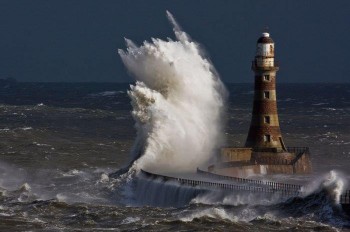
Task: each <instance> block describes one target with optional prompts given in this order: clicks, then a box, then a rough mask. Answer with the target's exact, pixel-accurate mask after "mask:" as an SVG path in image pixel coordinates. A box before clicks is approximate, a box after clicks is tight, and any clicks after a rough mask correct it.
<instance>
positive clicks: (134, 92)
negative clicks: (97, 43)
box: [119, 12, 227, 172]
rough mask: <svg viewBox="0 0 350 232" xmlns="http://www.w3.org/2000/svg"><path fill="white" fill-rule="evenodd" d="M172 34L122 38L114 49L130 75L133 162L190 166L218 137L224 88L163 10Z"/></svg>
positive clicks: (146, 165)
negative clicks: (163, 37) (134, 131)
mask: <svg viewBox="0 0 350 232" xmlns="http://www.w3.org/2000/svg"><path fill="white" fill-rule="evenodd" d="M167 16H168V19H169V21H170V22H171V23H172V25H173V28H174V33H175V36H176V40H171V39H168V40H166V41H165V40H161V39H154V38H153V39H152V40H151V42H147V41H145V42H144V43H143V44H142V45H141V46H137V45H136V44H135V43H134V42H132V41H131V40H128V39H126V44H127V49H126V51H124V50H119V55H120V57H121V59H122V61H123V63H124V65H125V66H126V68H127V69H128V71H129V73H130V74H131V75H132V76H133V77H134V78H135V79H136V84H135V85H131V89H130V90H129V91H128V95H129V97H130V98H131V104H132V107H133V111H132V116H133V118H134V120H135V121H136V123H135V127H136V129H137V138H136V141H135V144H134V149H133V152H132V153H133V157H132V160H133V161H134V160H136V161H135V162H134V165H133V167H135V168H136V169H140V168H144V169H149V170H158V171H159V170H161V171H171V172H174V171H175V172H178V171H193V170H195V168H196V167H198V166H199V165H202V164H203V163H205V162H206V161H208V160H209V159H210V158H211V157H212V156H213V153H214V150H215V149H216V148H217V147H218V146H220V145H221V144H222V143H221V142H222V137H221V135H222V134H224V133H222V131H221V129H222V113H223V109H224V102H225V98H226V93H227V92H226V90H225V87H224V85H223V84H222V82H221V80H220V78H219V75H218V74H217V72H216V71H215V68H214V66H213V65H212V63H211V62H210V61H209V59H207V58H206V57H205V56H204V55H203V54H204V52H203V50H202V49H201V48H200V45H199V44H198V43H196V42H194V41H192V40H191V39H190V37H189V36H188V35H187V34H186V33H185V32H184V31H182V30H181V28H180V26H179V25H178V24H177V23H176V21H175V19H174V17H173V16H172V15H171V14H170V13H169V12H167Z"/></svg>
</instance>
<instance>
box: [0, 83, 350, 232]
mask: <svg viewBox="0 0 350 232" xmlns="http://www.w3.org/2000/svg"><path fill="white" fill-rule="evenodd" d="M278 81H279V80H277V82H278ZM225 86H226V89H227V93H228V95H227V96H228V97H227V98H226V101H225V106H224V111H223V117H224V118H225V120H223V122H222V123H223V127H222V128H221V130H222V134H223V135H224V136H223V138H222V139H221V141H222V144H223V145H232V146H242V145H243V144H244V141H245V139H246V135H247V132H248V129H249V123H250V119H251V108H252V101H253V88H254V87H253V84H225ZM128 91H131V92H132V90H131V88H130V86H129V84H118V83H17V84H16V85H14V86H5V87H1V88H0V231H350V229H347V228H349V226H350V223H349V217H347V216H346V215H344V214H343V212H342V211H341V210H340V208H339V205H338V204H336V203H335V202H334V201H333V200H332V193H331V191H329V189H327V186H325V185H324V184H322V183H324V182H325V179H327V176H329V174H330V172H331V171H333V172H331V173H336V178H337V181H341V182H342V183H345V184H346V183H348V181H349V178H350V172H349V168H350V162H349V161H350V130H349V129H350V84H340V83H339V84H284V83H278V84H277V99H278V112H279V117H280V125H281V130H282V134H283V137H284V140H285V143H286V145H287V146H307V147H309V148H310V151H311V159H312V164H313V174H311V175H308V176H305V177H296V178H302V179H303V181H304V182H306V183H307V184H309V185H313V186H314V189H313V191H312V192H310V193H309V194H308V195H307V196H304V197H301V198H291V199H287V200H284V201H254V200H251V199H249V198H248V199H244V198H242V199H240V198H237V197H235V196H236V195H235V192H232V197H231V198H225V199H224V200H220V201H217V200H216V201H212V200H210V198H205V197H204V196H194V197H193V198H191V199H188V200H185V201H184V200H183V199H180V198H181V194H176V193H175V194H172V198H171V199H165V200H166V201H167V202H168V203H169V202H170V203H169V204H170V206H165V207H164V206H161V205H157V200H153V201H152V202H151V203H149V201H144V199H145V198H148V197H151V196H149V195H151V194H152V195H153V196H152V198H154V199H163V198H164V197H166V196H164V195H162V194H163V193H164V191H153V192H152V193H151V192H147V191H144V190H142V189H141V190H140V188H138V186H137V185H138V182H137V180H136V179H137V178H136V177H135V174H134V173H130V172H129V173H124V174H122V175H120V176H118V175H116V176H115V177H114V178H113V177H111V176H109V174H110V173H114V172H116V171H117V170H119V169H121V168H122V167H125V166H126V165H128V164H129V163H130V161H131V160H133V159H135V157H134V155H135V154H133V153H134V152H135V151H134V149H135V143H137V142H135V140H136V138H138V137H139V134H138V131H139V130H140V128H137V126H136V127H135V114H133V113H132V112H133V110H135V107H136V106H135V102H132V100H135V99H133V96H132V95H131V96H129V95H128ZM134 91H135V89H134ZM164 104H165V103H164ZM194 110H196V109H195V108H194ZM206 110H207V109H206ZM159 111H160V109H157V112H159ZM174 131H175V132H176V128H175V127H174ZM174 136H178V134H176V133H174ZM144 151H145V150H144ZM145 152H147V151H145ZM169 154H170V153H169ZM169 154H168V155H169ZM158 155H160V156H161V155H163V154H158ZM141 156H142V154H141ZM199 157H200V156H199ZM179 158H181V159H184V157H182V156H181V154H180V155H179V157H178V158H177V159H179ZM185 158H186V157H185ZM169 159H170V160H171V159H172V157H170V158H169ZM159 162H160V163H159V165H162V164H163V163H162V162H166V159H165V161H164V160H161V159H160V161H159ZM179 162H180V161H179ZM139 165H143V163H139ZM144 165H146V166H147V165H148V167H152V166H149V165H150V164H148V163H145V164H144ZM155 165H157V164H155ZM168 165H169V166H172V165H176V163H174V162H170V163H169V164H168ZM153 168H154V167H153ZM278 178H279V179H281V180H284V181H288V178H291V177H290V176H283V175H281V176H278ZM160 185H161V183H160ZM347 187H349V188H350V186H344V187H343V189H344V190H345V189H347ZM164 188H165V190H166V187H164ZM178 189H181V187H178ZM181 191H182V190H179V193H181ZM188 191H190V190H188ZM145 202H148V203H145Z"/></svg>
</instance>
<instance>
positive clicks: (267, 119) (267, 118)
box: [264, 116, 270, 124]
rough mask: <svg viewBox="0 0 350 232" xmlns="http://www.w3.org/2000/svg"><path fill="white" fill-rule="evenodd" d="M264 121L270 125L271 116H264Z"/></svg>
mask: <svg viewBox="0 0 350 232" xmlns="http://www.w3.org/2000/svg"><path fill="white" fill-rule="evenodd" d="M264 121H265V123H267V124H270V116H264Z"/></svg>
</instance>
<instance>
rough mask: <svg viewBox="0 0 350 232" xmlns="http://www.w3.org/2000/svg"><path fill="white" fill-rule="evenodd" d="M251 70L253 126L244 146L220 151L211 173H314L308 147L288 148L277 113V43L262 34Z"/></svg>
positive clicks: (241, 175) (234, 174)
mask: <svg viewBox="0 0 350 232" xmlns="http://www.w3.org/2000/svg"><path fill="white" fill-rule="evenodd" d="M251 68H252V70H253V72H254V78H255V80H254V82H255V84H254V99H253V110H252V117H251V123H250V127H249V132H248V136H247V139H246V141H245V146H244V147H235V146H226V147H222V148H221V149H220V152H219V153H218V156H217V162H216V163H214V164H213V165H210V166H209V167H208V171H209V172H212V173H215V174H219V175H225V176H235V177H237V176H239V177H245V176H249V175H253V174H258V175H260V174H307V173H311V171H312V167H311V160H310V151H309V148H308V147H296V146H294V147H286V146H285V144H284V141H283V138H282V134H281V129H280V123H279V120H278V112H277V101H276V99H277V95H276V78H277V75H276V74H277V71H278V69H279V67H278V65H277V63H276V61H275V43H274V42H273V40H272V38H271V37H270V34H269V33H267V32H264V33H262V35H261V36H260V37H259V39H258V41H257V44H256V52H255V57H254V60H253V61H252V64H251Z"/></svg>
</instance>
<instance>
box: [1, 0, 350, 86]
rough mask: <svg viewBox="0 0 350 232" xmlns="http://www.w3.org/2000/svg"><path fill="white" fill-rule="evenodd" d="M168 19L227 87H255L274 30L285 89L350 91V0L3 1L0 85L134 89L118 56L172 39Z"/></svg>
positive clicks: (277, 55)
mask: <svg viewBox="0 0 350 232" xmlns="http://www.w3.org/2000/svg"><path fill="white" fill-rule="evenodd" d="M166 10H169V11H170V12H171V13H172V14H173V15H174V17H175V18H176V19H177V21H178V23H179V24H180V25H181V26H182V28H183V29H184V30H185V31H186V32H187V33H188V34H189V35H190V36H191V37H192V39H193V40H195V41H197V42H199V43H200V44H201V45H202V46H203V47H204V48H205V50H206V52H207V54H208V56H209V57H210V59H211V60H212V62H213V63H214V66H215V67H216V69H217V71H218V72H219V74H220V76H221V78H222V80H223V81H224V82H227V83H252V82H253V81H254V78H253V77H254V74H253V72H252V71H251V70H250V64H251V60H252V59H253V58H254V52H255V46H256V40H257V39H258V37H259V36H260V34H261V33H262V32H263V30H264V29H265V28H266V27H268V28H269V32H270V34H271V37H272V38H273V40H274V41H275V49H276V54H275V55H276V60H278V61H279V65H280V71H279V72H278V73H277V78H278V82H287V83H288V82H298V83H300V82H302V83H304V82H311V83H312V82H317V83H318V82H327V83H328V82H337V83H341V82H347V83H349V82H350V77H349V72H348V69H349V67H350V55H349V54H350V30H349V29H350V27H349V23H350V1H349V0H343V1H342V0H333V1H326V0H283V1H281V0H234V1H233V0H217V1H216V0H210V1H209V0H207V1H204V0H177V1H175V0H173V1H169V0H147V1H146V0H139V1H136V0H124V1H121V0H0V78H6V77H10V76H11V77H14V78H16V79H17V80H18V81H25V82H131V81H132V79H131V78H130V77H129V76H128V75H127V72H126V69H125V68H124V66H123V64H122V62H121V59H120V57H119V56H118V54H117V49H118V48H122V49H123V48H125V42H124V37H126V38H129V39H131V40H133V41H135V42H136V43H138V44H141V43H142V42H143V41H144V40H150V39H151V38H152V37H156V38H162V39H166V38H168V37H170V38H174V35H173V32H172V28H171V26H170V24H169V22H168V21H167V18H166Z"/></svg>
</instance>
